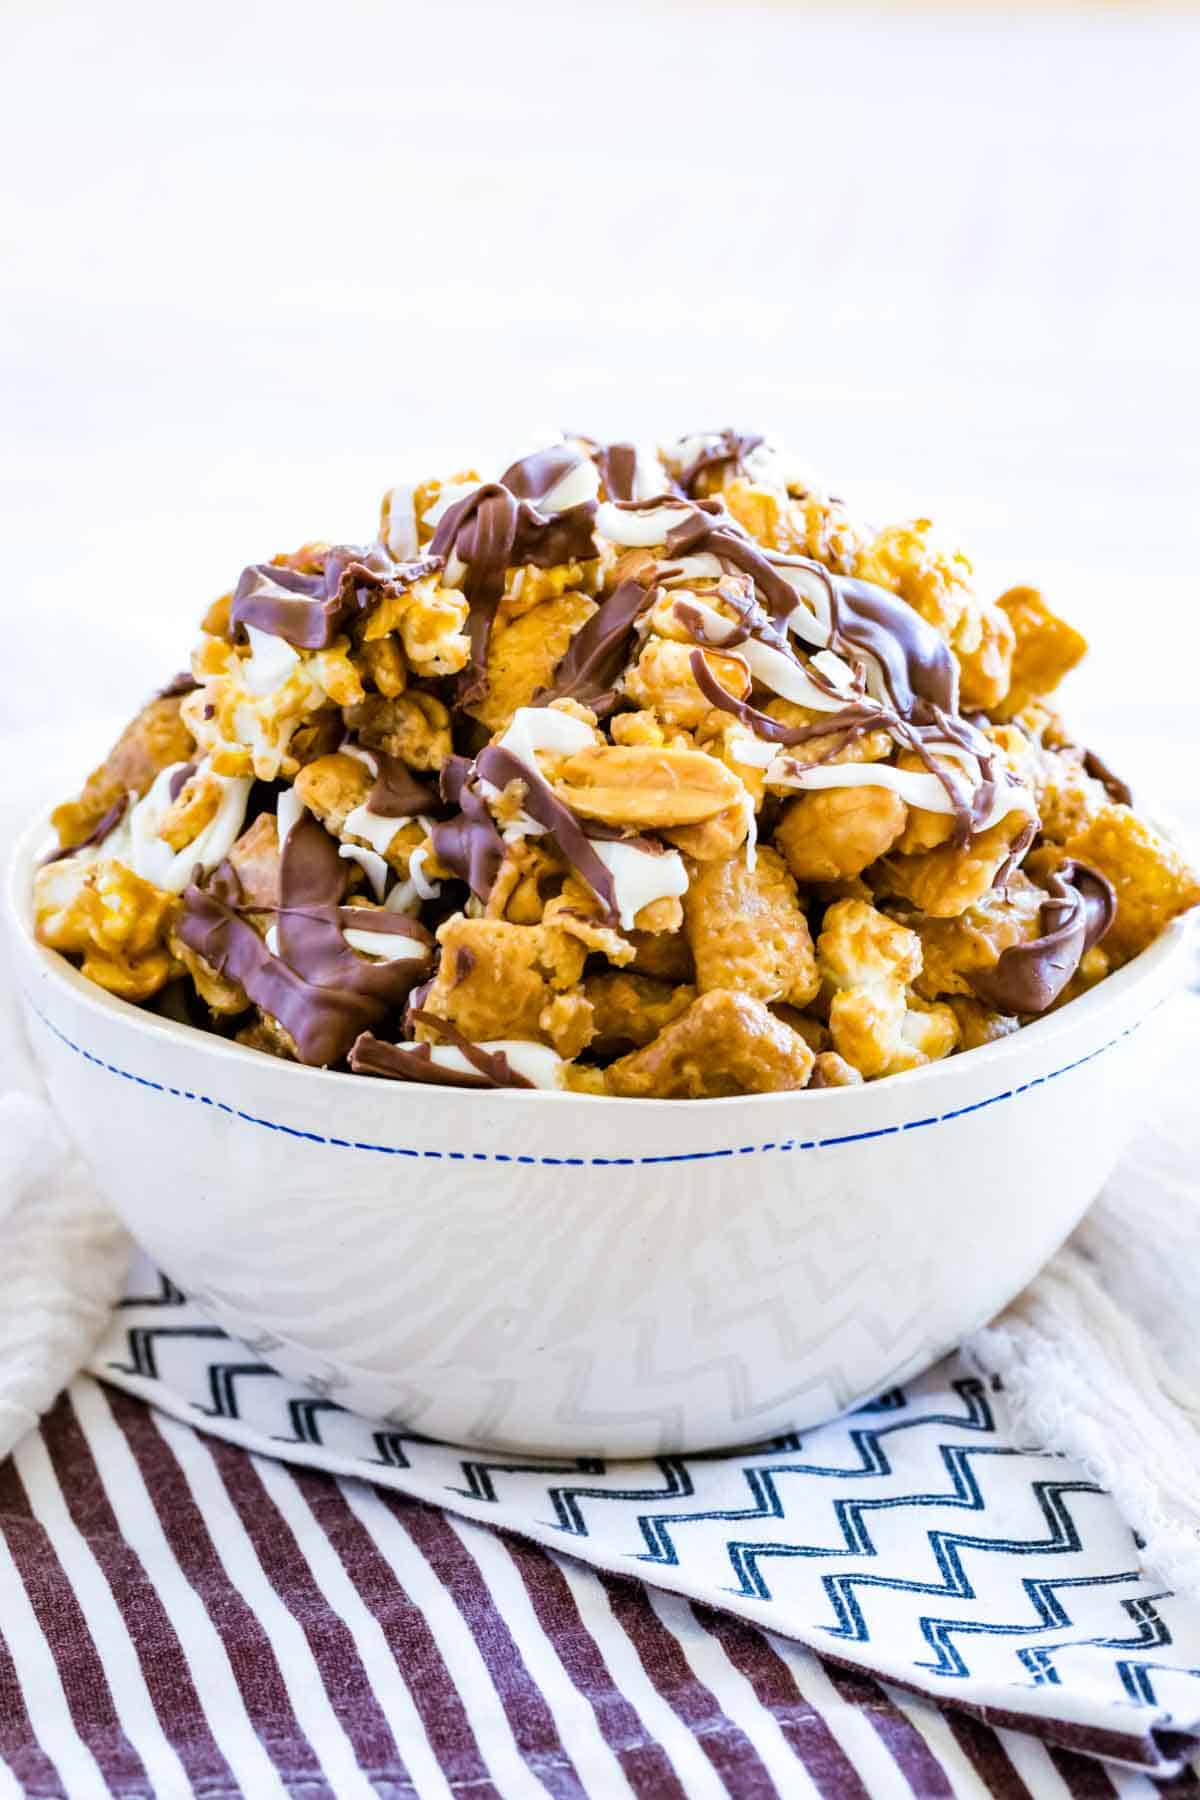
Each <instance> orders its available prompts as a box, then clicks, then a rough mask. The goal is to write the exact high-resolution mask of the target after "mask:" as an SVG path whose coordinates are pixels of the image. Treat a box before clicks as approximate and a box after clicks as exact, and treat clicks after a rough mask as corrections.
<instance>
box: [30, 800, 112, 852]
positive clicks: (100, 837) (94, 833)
mask: <svg viewBox="0 0 1200 1800" xmlns="http://www.w3.org/2000/svg"><path fill="white" fill-rule="evenodd" d="M128 806H129V795H128V794H122V795H121V798H120V799H119V800H114V801H113V803H112V805H111V806H110V807H109V809H108V811H107V812H106V813H102V814H101V816H100V817H99V818H98V819H97V820H96V823H95V824H94V825H93V826H92V829H91V830H90V831H89V832H88V834H87V836H86V837H85V838H81V839H80V840H79V842H78V843H77V844H67V845H65V846H64V847H63V848H62V849H60V850H53V851H51V853H50V855H49V856H48V857H46V859H45V861H44V862H43V864H42V867H43V868H46V867H48V866H49V864H50V863H56V862H65V860H66V858H67V857H68V856H78V854H79V852H80V851H81V850H94V849H95V848H96V846H97V844H102V843H103V842H104V840H105V838H106V837H110V836H111V835H112V833H113V832H114V831H115V830H116V829H117V826H118V825H119V824H120V823H121V820H122V819H123V818H124V817H125V813H126V811H127V809H128Z"/></svg>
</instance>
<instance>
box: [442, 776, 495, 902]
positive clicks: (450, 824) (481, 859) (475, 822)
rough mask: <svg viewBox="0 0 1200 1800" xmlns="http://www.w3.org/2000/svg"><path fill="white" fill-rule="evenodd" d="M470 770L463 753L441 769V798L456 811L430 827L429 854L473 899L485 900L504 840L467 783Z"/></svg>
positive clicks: (489, 891) (477, 794) (479, 799)
mask: <svg viewBox="0 0 1200 1800" xmlns="http://www.w3.org/2000/svg"><path fill="white" fill-rule="evenodd" d="M473 773H474V767H473V765H472V764H471V763H470V762H469V761H468V759H467V758H466V757H465V756H452V757H451V758H450V760H449V762H448V763H447V764H446V766H445V768H444V769H443V770H442V775H441V790H442V795H443V798H444V799H446V800H447V801H448V802H449V803H450V804H451V805H452V806H457V807H458V809H459V811H458V814H457V817H455V818H453V819H449V820H447V821H446V822H445V823H444V824H439V825H435V826H434V828H433V834H432V843H433V853H434V855H435V856H436V857H437V858H438V860H439V861H440V862H444V863H445V864H446V866H447V868H450V869H453V871H454V873H455V875H457V877H458V879H459V880H460V881H465V882H466V884H467V886H468V887H469V888H470V890H471V892H472V893H473V894H474V895H475V897H476V899H478V900H483V901H486V900H487V898H488V896H489V895H490V893H491V891H492V889H493V888H494V887H495V885H496V877H497V875H498V874H499V873H500V864H501V863H502V862H503V861H504V839H503V838H502V837H501V836H500V833H499V832H498V831H497V830H496V825H495V821H494V820H493V818H492V815H491V813H490V812H489V811H488V809H487V806H486V804H485V802H484V799H483V795H482V794H480V793H479V792H478V790H477V789H476V788H475V787H474V786H473V785H472V783H471V776H472V775H473Z"/></svg>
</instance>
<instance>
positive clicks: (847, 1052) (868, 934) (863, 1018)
mask: <svg viewBox="0 0 1200 1800" xmlns="http://www.w3.org/2000/svg"><path fill="white" fill-rule="evenodd" d="M817 962H818V966H819V968H820V971H821V974H822V976H823V977H824V979H825V980H826V981H827V982H828V983H829V985H830V987H832V989H833V990H834V992H833V998H832V1000H831V1001H830V1005H829V1029H830V1032H831V1033H832V1036H833V1043H834V1048H835V1049H836V1050H837V1052H838V1054H839V1055H840V1056H843V1057H844V1058H845V1059H846V1061H847V1062H848V1063H850V1064H852V1066H853V1067H854V1068H856V1069H857V1070H858V1071H859V1073H860V1074H861V1075H864V1076H865V1077H866V1078H867V1079H868V1080H872V1079H874V1078H876V1077H878V1076H881V1075H896V1074H899V1073H900V1072H901V1071H902V1070H904V1069H915V1068H919V1067H920V1066H921V1065H922V1064H923V1063H926V1062H933V1061H935V1060H936V1059H937V1058H939V1057H942V1056H948V1055H949V1053H950V1052H951V1050H953V1049H954V1046H955V1044H956V1043H957V1041H958V1025H957V1023H956V1021H955V1018H954V1014H953V1013H952V1012H951V1011H950V1009H949V1008H948V1007H946V1006H933V1007H929V1006H926V1005H925V1004H924V1003H923V1002H922V1001H920V1000H918V999H916V998H915V996H913V995H912V994H911V993H910V991H909V990H910V988H911V984H912V983H913V982H914V981H915V980H916V978H917V976H918V975H919V974H920V972H921V940H920V938H919V937H918V936H917V934H916V932H915V931H909V930H907V929H906V928H905V927H904V926H903V925H897V924H896V923H895V922H894V921H893V920H891V919H888V918H886V917H885V915H884V914H883V913H881V912H878V911H877V910H876V909H875V908H874V907H873V906H868V905H867V904H866V903H865V902H864V901H862V900H839V901H837V902H836V903H835V904H834V905H833V906H831V907H830V908H829V909H828V911H827V912H826V914H825V919H824V923H823V925H822V927H821V934H820V936H819V938H818V939H817Z"/></svg>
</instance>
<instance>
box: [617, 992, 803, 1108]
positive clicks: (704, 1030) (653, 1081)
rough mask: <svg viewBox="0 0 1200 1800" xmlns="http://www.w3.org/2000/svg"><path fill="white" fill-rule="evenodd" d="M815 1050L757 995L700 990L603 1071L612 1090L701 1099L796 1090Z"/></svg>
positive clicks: (646, 1096) (639, 1095)
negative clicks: (664, 1023) (637, 1047)
mask: <svg viewBox="0 0 1200 1800" xmlns="http://www.w3.org/2000/svg"><path fill="white" fill-rule="evenodd" d="M813 1060H814V1059H813V1053H812V1051H811V1050H810V1049H809V1047H808V1045H807V1044H806V1043H805V1041H804V1039H803V1038H802V1037H800V1036H799V1035H798V1033H796V1032H794V1031H791V1030H789V1028H788V1027H787V1026H786V1025H784V1024H783V1023H782V1021H781V1020H779V1019H776V1018H775V1017H774V1016H773V1015H772V1014H771V1013H770V1012H769V1011H768V1010H767V1008H766V1007H765V1006H764V1005H763V1003H762V1002H761V1001H760V1000H752V999H751V998H750V997H749V995H747V994H733V993H729V992H727V991H725V990H723V989H720V988H714V989H713V990H712V991H711V992H710V993H707V994H701V995H700V997H699V999H697V1000H694V1001H693V1002H692V1004H691V1005H690V1006H689V1007H688V1009H687V1011H686V1012H685V1013H683V1014H681V1015H680V1017H679V1018H677V1019H674V1020H672V1022H671V1023H670V1024H669V1025H667V1026H666V1027H664V1029H663V1030H662V1031H660V1032H659V1033H658V1036H657V1037H655V1038H654V1039H653V1041H652V1042H651V1043H649V1044H647V1045H645V1047H644V1048H643V1049H640V1050H633V1051H631V1052H630V1054H629V1055H628V1056H623V1057H621V1058H620V1059H619V1060H618V1061H617V1062H615V1063H613V1064H612V1065H611V1066H610V1068H609V1070H608V1079H607V1087H608V1091H609V1093H610V1094H621V1095H626V1096H629V1097H635V1098H641V1099H652V1100H704V1099H714V1098H719V1097H720V1096H722V1095H729V1094H773V1093H779V1092H781V1091H783V1090H786V1089H792V1088H802V1087H804V1086H805V1084H806V1083H807V1081H808V1078H809V1075H810V1074H811V1072H812V1066H813Z"/></svg>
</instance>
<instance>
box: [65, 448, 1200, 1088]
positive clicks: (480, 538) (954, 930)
mask: <svg viewBox="0 0 1200 1800" xmlns="http://www.w3.org/2000/svg"><path fill="white" fill-rule="evenodd" d="M1085 648H1086V645H1085V642H1084V639H1083V638H1082V637H1081V636H1080V634H1079V633H1078V632H1077V631H1076V630H1075V629H1074V627H1072V626H1071V625H1069V624H1068V623H1066V622H1065V621H1064V620H1063V619H1062V618H1060V617H1059V615H1058V614H1057V612H1056V611H1055V610H1054V608H1053V606H1052V605H1051V603H1050V602H1049V601H1048V600H1047V599H1046V598H1045V597H1044V596H1043V595H1042V594H1041V593H1040V592H1039V591H1038V590H1037V589H1036V588H1033V587H1017V588H1012V589H1010V590H1009V591H1008V592H1007V593H1005V594H1002V595H1000V596H998V597H997V598H995V599H992V598H990V597H989V596H987V595H986V594H983V593H981V592H980V591H979V589H978V588H977V586H976V585H975V581H974V576H973V572H972V569H971V565H970V563H969V562H968V560H967V559H966V557H965V556H964V555H963V554H962V553H961V552H960V551H959V550H957V549H956V548H954V547H953V546H948V545H946V544H944V543H942V542H941V541H940V540H939V539H938V537H937V535H936V534H935V532H934V530H933V527H932V525H931V524H930V522H929V521H928V520H926V519H916V520H911V521H907V522H902V523H899V524H893V525H888V526H885V527H883V528H882V529H876V528H873V527H871V526H869V525H868V524H866V523H865V522H864V521H862V520H859V519H856V518H855V517H854V515H853V514H852V512H851V511H850V510H849V508H848V507H847V506H846V504H845V503H844V502H843V501H842V500H840V499H837V498H835V497H833V496H830V495H828V494H826V493H825V492H824V491H823V490H822V489H820V488H819V487H818V486H817V485H816V484H815V483H814V482H813V481H812V480H811V478H810V477H809V476H808V475H807V474H806V473H805V472H803V471H802V470H801V469H800V467H799V465H797V464H796V463H795V462H794V461H793V460H792V459H790V458H789V457H788V456H786V455H785V454H784V453H782V452H781V451H779V450H778V449H776V448H774V447H773V446H772V445H771V444H769V443H768V442H767V441H766V440H765V439H763V438H762V437H759V436H755V435H751V434H745V433H738V432H734V431H722V432H708V433H695V434H692V435H691V436H688V437H684V438H681V439H679V440H678V441H677V442H675V443H672V444H669V445H666V446H664V447H663V448H662V449H661V450H660V451H659V452H658V453H657V454H649V455H648V454H647V453H645V452H638V451H636V450H635V449H634V448H633V446H632V445H628V444H600V443H594V442H592V441H591V440H589V439H583V438H564V439H563V440H562V441H561V442H559V443H556V444H552V445H550V446H549V447H548V448H546V449H544V450H540V451H537V452H535V453H533V454H532V455H529V456H525V457H523V458H521V459H520V460H519V461H517V462H515V463H513V464H512V465H511V466H510V467H509V468H507V469H505V470H504V471H503V472H501V473H499V474H498V475H497V476H496V477H495V478H491V477H489V476H486V475H481V474H479V473H478V472H476V471H470V472H468V473H465V474H463V473H458V474H448V475H447V474H444V473H435V474H433V475H431V476H430V477H429V478H427V479H425V480H423V481H421V482H419V483H417V484H415V485H413V486H409V487H396V488H393V489H391V490H390V491H389V493H388V494H387V496H386V498H385V501H384V507H383V514H382V521H381V527H380V535H379V537H378V539H377V540H376V541H375V542H373V543H371V544H368V545H366V546H354V545H344V544H326V543H321V542H315V541H314V542H309V543H306V544H304V545H302V546H301V547H300V549H299V550H297V551H295V552H293V553H290V554H285V555H280V556H276V557H274V558H273V559H271V560H268V561H264V562H261V563H256V564H253V565H251V566H250V567H249V568H247V569H245V570H244V571H243V573H242V575H241V577H240V578H239V580H238V581H237V583H236V585H235V586H234V588H233V590H232V591H231V592H230V593H228V594H225V595H223V596H221V597H220V598H219V599H217V600H215V601H214V602H213V603H212V604H211V605H210V606H209V607H208V609H207V610H206V611H205V613H204V616H203V625H202V629H201V633H200V637H199V641H198V642H197V644H196V645H195V646H194V649H193V652H192V657H191V664H190V673H186V674H183V675H181V676H179V677H177V678H176V679H175V680H174V681H173V682H171V683H170V684H169V686H168V687H167V688H165V689H164V690H163V691H162V692H161V693H160V694H159V695H157V696H156V697H155V698H154V699H153V700H151V701H150V702H149V703H148V704H147V705H146V707H144V708H143V710H142V711H141V712H140V713H139V714H138V716H137V717H136V718H135V719H134V720H133V721H132V723H131V724H130V725H129V726H128V728H127V729H126V731H125V732H124V733H123V734H122V736H121V737H120V739H119V740H118V742H117V743H116V744H115V745H114V747H113V749H112V750H111V751H110V753H109V755H108V757H107V758H106V759H105V760H104V761H103V762H102V763H101V764H100V765H99V767H97V768H96V769H95V770H94V771H93V773H92V774H91V775H90V776H89V777H88V779H87V781H86V782H85V784H84V786H83V788H82V790H81V792H80V794H79V795H78V797H77V798H75V799H73V800H68V801H66V802H64V804H63V805H62V806H60V807H59V808H58V809H57V811H56V812H55V814H54V815H53V823H54V826H55V829H56V831H57V834H58V848H57V850H56V851H55V852H54V853H53V854H52V855H51V856H50V857H49V858H48V859H47V860H46V861H45V862H44V863H43V865H42V866H41V868H40V869H39V870H38V872H37V875H36V878H35V892H34V907H35V919H36V927H37V933H38V936H39V938H40V939H41V941H42V942H43V943H45V944H47V945H49V946H50V947H51V948H53V949H55V950H57V951H59V952H61V953H62V954H63V955H64V956H67V957H69V958H70V959H71V960H72V961H73V962H75V963H76V964H77V965H78V966H79V968H80V969H81V970H82V972H83V974H84V975H85V976H87V977H88V978H89V979H90V980H92V981H95V982H96V983H98V984H99V985H100V986H102V987H104V988H107V989H108V990H109V991H110V992H111V993H113V994H116V995H118V996H120V997H121V998H122V999H126V1000H130V1001H133V1002H135V1003H138V1004H142V1005H148V1006H152V1007H164V1008H165V1007H171V1008H172V1009H173V1011H174V1013H175V1016H177V1017H178V1016H179V1008H180V1003H181V999H182V1001H183V1002H184V1003H185V1004H186V1006H187V1009H188V1016H190V1017H194V1018H198V1019H204V1020H206V1021H207V1023H208V1025H209V1027H210V1029H211V1030H213V1031H214V1032H218V1033H220V1034H222V1035H224V1036H227V1037H231V1038H235V1039H236V1040H237V1041H238V1042H239V1043H241V1044H244V1045H247V1046H249V1047H251V1048H253V1049H255V1050H257V1051H259V1052H261V1053H263V1054H267V1055H273V1056H277V1057H282V1058H285V1059H290V1060H295V1061H299V1062H303V1063H308V1064H313V1065H317V1066H325V1067H335V1068H342V1069H349V1070H350V1071H352V1072H354V1073H360V1074H372V1075H376V1076H381V1077H385V1078H388V1079H391V1080H396V1081H407V1082H418V1083H422V1082H423V1083H436V1084H439V1085H443V1086H457V1087H475V1088H487V1087H543V1088H545V1087H549V1088H559V1089H562V1090H564V1091H567V1092H571V1093H577V1094H588V1095H608V1096H616V1097H622V1098H643V1099H704V1098H720V1097H725V1096H731V1095H738V1094H757V1093H772V1092H783V1091H789V1092H790V1091H796V1090H802V1089H809V1090H813V1089H820V1088H831V1087H853V1086H857V1085H859V1084H861V1083H862V1082H864V1081H875V1080H879V1079H884V1078H887V1077H889V1076H892V1075H897V1074H901V1073H903V1072H904V1071H906V1070H911V1069H915V1068H919V1067H921V1066H922V1065H924V1064H927V1063H930V1062H934V1061H937V1060H939V1059H941V1058H943V1057H947V1056H951V1055H956V1054H962V1053H964V1052H967V1051H970V1050H972V1049H975V1048H978V1047H980V1046H983V1045H986V1044H989V1043H992V1042H995V1041H996V1040H997V1039H999V1038H1002V1037H1004V1036H1006V1035H1008V1034H1009V1033H1010V1032H1012V1031H1016V1030H1019V1029H1020V1028H1021V1026H1022V1025H1023V1024H1025V1023H1027V1022H1028V1021H1029V1020H1030V1019H1032V1018H1035V1017H1037V1016H1038V1015H1039V1014H1041V1013H1044V1012H1045V1011H1047V1010H1048V1009H1049V1008H1051V1007H1054V1006H1061V1005H1064V1004H1069V1003H1070V1001H1071V1000H1072V998H1073V997H1074V996H1075V995H1076V994H1078V993H1081V992H1083V991H1084V990H1085V989H1086V988H1087V987H1088V986H1090V985H1092V984H1094V983H1095V982H1096V981H1099V980H1103V979H1104V978H1105V976H1106V975H1107V974H1109V973H1110V972H1111V971H1112V970H1114V969H1116V968H1118V967H1120V966H1121V964H1122V963H1124V962H1126V961H1128V960H1129V959H1130V958H1131V957H1133V956H1136V955H1137V954H1138V953H1139V952H1140V951H1141V950H1143V949H1144V948H1145V947H1146V946H1147V945H1148V944H1149V943H1151V942H1152V941H1153V940H1154V938H1155V937H1157V936H1158V935H1159V934H1160V933H1161V932H1162V931H1163V930H1164V929H1165V928H1166V926H1167V925H1168V924H1169V923H1170V922H1171V921H1172V919H1174V918H1176V917H1177V916H1178V915H1179V914H1181V913H1182V912H1184V911H1186V910H1187V909H1189V908H1190V907H1193V906H1195V905H1196V904H1197V903H1198V902H1200V880H1198V879H1197V876H1196V874H1195V873H1194V872H1193V870H1192V869H1191V868H1190V867H1189V865H1188V862H1187V860H1186V857H1185V856H1184V854H1183V853H1182V852H1181V850H1180V849H1179V848H1178V847H1177V846H1176V845H1175V844H1174V843H1173V842H1172V841H1171V840H1170V839H1169V838H1168V837H1166V836H1165V835H1164V834H1163V832H1162V830H1161V829H1160V828H1159V827H1158V826H1156V825H1152V824H1151V823H1150V822H1149V821H1148V820H1147V819H1145V818H1143V817H1142V816H1141V815H1140V814H1139V813H1138V812H1137V811H1136V810H1135V809H1134V807H1133V804H1132V796H1131V795H1130V794H1129V792H1128V790H1127V789H1126V788H1124V786H1123V784H1122V783H1121V782H1120V781H1119V779H1118V778H1117V777H1115V776H1114V775H1113V774H1112V773H1111V772H1110V771H1109V770H1108V769H1106V768H1105V767H1104V765H1103V764H1102V763H1100V762H1099V761H1098V760H1097V758H1096V757H1094V756H1093V755H1092V754H1091V753H1090V752H1089V751H1087V750H1086V749H1085V748H1083V747H1082V746H1081V745H1079V744H1078V743H1076V742H1075V741H1074V740H1073V738H1072V736H1071V733H1070V730H1069V728H1068V727H1067V726H1066V725H1065V724H1064V722H1063V720H1062V719H1061V717H1060V716H1059V715H1058V713H1057V712H1056V711H1055V710H1054V704H1055V703H1054V700H1053V698H1052V696H1054V694H1055V692H1056V690H1057V688H1058V685H1059V683H1060V681H1061V680H1062V678H1063V677H1064V676H1065V675H1066V674H1067V673H1068V672H1069V671H1070V670H1071V669H1072V668H1073V667H1074V666H1075V664H1076V663H1078V662H1079V660H1080V658H1081V657H1082V655H1083V654H1084V651H1085Z"/></svg>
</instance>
